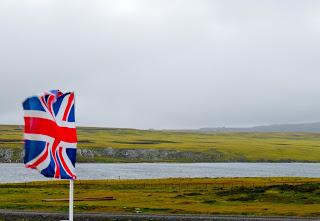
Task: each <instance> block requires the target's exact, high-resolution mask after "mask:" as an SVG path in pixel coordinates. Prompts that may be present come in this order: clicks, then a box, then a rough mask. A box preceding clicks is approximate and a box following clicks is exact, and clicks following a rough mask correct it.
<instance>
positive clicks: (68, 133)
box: [23, 90, 77, 179]
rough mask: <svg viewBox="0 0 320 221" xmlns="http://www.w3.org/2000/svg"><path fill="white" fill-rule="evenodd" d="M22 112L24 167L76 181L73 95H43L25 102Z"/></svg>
mask: <svg viewBox="0 0 320 221" xmlns="http://www.w3.org/2000/svg"><path fill="white" fill-rule="evenodd" d="M23 109H24V122H25V127H24V139H25V145H24V146H25V156H24V163H25V166H26V167H27V168H32V169H37V170H39V171H40V172H41V174H43V175H44V176H46V177H54V178H57V179H76V175H75V162H76V147H77V134H76V127H75V115H74V93H73V92H69V93H62V92H61V91H59V90H52V91H49V92H45V93H44V94H41V95H39V96H33V97H30V98H27V99H26V100H25V101H24V102H23Z"/></svg>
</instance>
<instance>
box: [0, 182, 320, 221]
mask: <svg viewBox="0 0 320 221" xmlns="http://www.w3.org/2000/svg"><path fill="white" fill-rule="evenodd" d="M101 196H113V197H114V198H115V199H116V200H112V201H103V200H100V201H99V200H97V201H76V202H75V211H76V212H119V213H135V212H137V211H139V212H142V213H165V214H169V213H171V214H179V213H183V214H186V213H202V214H242V215H263V216H269V215H270V216H271V215H272V216H273V215H281V216H320V178H318V179H312V178H217V179H156V180H105V181H102V180H101V181H76V182H75V197H76V198H81V197H101ZM67 197H68V182H61V181H49V182H33V183H26V184H24V183H20V184H1V185H0V202H1V203H0V209H9V210H34V211H67V209H68V202H43V201H42V200H43V199H57V198H67Z"/></svg>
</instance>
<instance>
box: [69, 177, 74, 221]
mask: <svg viewBox="0 0 320 221" xmlns="http://www.w3.org/2000/svg"><path fill="white" fill-rule="evenodd" d="M73 182H74V181H73V180H72V179H71V180H70V190H69V221H73Z"/></svg>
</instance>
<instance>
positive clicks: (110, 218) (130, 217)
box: [0, 210, 320, 221]
mask: <svg viewBox="0 0 320 221" xmlns="http://www.w3.org/2000/svg"><path fill="white" fill-rule="evenodd" d="M63 219H64V220H66V219H67V214H63V213H49V212H25V211H7V210H0V221H40V220H41V221H43V220H45V221H51V220H52V221H53V220H54V221H57V220H63ZM102 220H104V221H141V220H152V221H189V220H195V221H198V220H199V221H205V220H214V221H220V220H221V221H233V220H235V221H239V220H243V221H245V220H249V221H264V220H265V221H282V220H283V221H298V220H299V221H307V220H308V221H310V220H320V217H317V218H300V217H256V216H219V215H200V214H199V215H190V214H185V215H169V214H168V215H146V214H108V213H77V214H75V215H74V221H102Z"/></svg>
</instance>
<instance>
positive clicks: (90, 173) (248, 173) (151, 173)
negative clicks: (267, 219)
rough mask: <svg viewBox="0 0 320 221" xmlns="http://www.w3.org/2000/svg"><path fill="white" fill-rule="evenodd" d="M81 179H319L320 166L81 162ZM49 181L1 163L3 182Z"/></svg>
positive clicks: (317, 164)
mask: <svg viewBox="0 0 320 221" xmlns="http://www.w3.org/2000/svg"><path fill="white" fill-rule="evenodd" d="M76 169H77V175H78V178H79V179H146V178H167V177H210V178H215V177H277V176H290V177H320V163H112V164H107V163H97V164H88V163H79V164H77V165H76ZM36 180H48V179H47V178H45V177H42V175H40V174H39V173H38V172H37V171H35V170H31V169H26V168H25V167H24V165H23V164H19V163H11V164H9V163H8V164H5V163H2V164H0V183H11V182H29V181H36Z"/></svg>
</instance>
